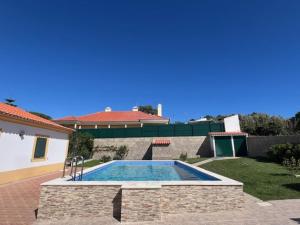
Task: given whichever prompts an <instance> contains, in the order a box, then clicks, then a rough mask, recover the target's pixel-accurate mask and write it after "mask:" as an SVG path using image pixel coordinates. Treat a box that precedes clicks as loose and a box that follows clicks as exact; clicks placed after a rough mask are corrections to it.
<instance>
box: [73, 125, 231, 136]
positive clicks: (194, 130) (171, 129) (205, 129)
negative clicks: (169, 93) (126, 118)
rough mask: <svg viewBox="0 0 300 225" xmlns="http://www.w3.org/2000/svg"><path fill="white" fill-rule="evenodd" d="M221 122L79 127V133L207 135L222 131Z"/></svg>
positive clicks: (95, 134)
mask: <svg viewBox="0 0 300 225" xmlns="http://www.w3.org/2000/svg"><path fill="white" fill-rule="evenodd" d="M224 130H225V129H224V124H223V123H214V122H201V123H197V124H194V125H191V124H168V125H157V126H154V125H151V126H150V125H149V126H144V127H142V128H140V127H136V128H102V129H80V130H78V132H80V133H88V134H90V135H91V136H93V137H94V138H127V137H176V136H177V137H178V136H207V135H208V133H209V132H223V131H224Z"/></svg>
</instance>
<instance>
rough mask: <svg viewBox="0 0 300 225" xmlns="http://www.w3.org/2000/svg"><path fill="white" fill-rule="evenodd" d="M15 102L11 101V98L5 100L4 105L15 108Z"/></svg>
mask: <svg viewBox="0 0 300 225" xmlns="http://www.w3.org/2000/svg"><path fill="white" fill-rule="evenodd" d="M15 102H16V100H15V99H12V98H6V99H5V102H4V103H5V104H7V105H10V106H14V107H17V105H16V104H15Z"/></svg>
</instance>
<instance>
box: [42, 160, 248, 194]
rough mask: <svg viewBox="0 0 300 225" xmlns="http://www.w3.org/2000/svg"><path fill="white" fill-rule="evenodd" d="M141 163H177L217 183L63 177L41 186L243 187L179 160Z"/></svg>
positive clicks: (233, 181)
mask: <svg viewBox="0 0 300 225" xmlns="http://www.w3.org/2000/svg"><path fill="white" fill-rule="evenodd" d="M116 161H118V160H113V161H110V162H107V163H103V164H100V165H97V166H94V167H91V168H88V169H85V170H84V171H83V174H86V173H88V172H91V171H93V170H96V169H99V168H101V167H104V166H107V165H109V164H111V163H114V162H116ZM122 161H128V162H134V161H142V160H122ZM143 161H159V162H170V161H176V162H178V163H181V164H184V165H186V166H188V167H191V168H193V169H195V170H198V171H200V172H202V173H205V174H207V175H210V176H213V177H215V178H217V179H219V180H217V181H199V180H197V181H186V180H184V181H70V179H71V176H65V177H64V178H57V179H54V180H50V181H47V182H45V183H42V184H41V186H98V185H101V186H121V188H123V189H139V188H141V189H145V188H146V189H152V188H160V187H161V186H173V185H176V186H189V185H197V186H243V183H241V182H239V181H236V180H233V179H230V178H228V177H224V176H222V175H219V174H216V173H213V172H210V171H208V170H205V169H202V168H199V167H196V166H193V165H191V164H188V163H185V162H183V161H180V160H143Z"/></svg>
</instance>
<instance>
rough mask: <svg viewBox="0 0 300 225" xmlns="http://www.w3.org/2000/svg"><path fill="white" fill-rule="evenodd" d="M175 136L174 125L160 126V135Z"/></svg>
mask: <svg viewBox="0 0 300 225" xmlns="http://www.w3.org/2000/svg"><path fill="white" fill-rule="evenodd" d="M173 136H174V125H172V124H170V125H164V126H160V127H158V137H173Z"/></svg>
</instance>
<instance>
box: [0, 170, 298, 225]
mask: <svg viewBox="0 0 300 225" xmlns="http://www.w3.org/2000/svg"><path fill="white" fill-rule="evenodd" d="M59 176H61V172H56V173H52V174H48V175H45V176H41V177H36V178H32V179H27V180H23V181H19V182H15V183H11V184H6V185H1V186H0V225H21V224H22V225H31V224H34V225H50V224H51V225H61V224H64V225H81V224H85V225H96V224H97V225H99V224H105V225H113V224H120V222H119V221H117V220H115V219H113V218H112V217H109V218H74V219H72V220H71V219H65V220H63V221H62V220H60V221H59V222H55V221H47V222H45V221H36V220H35V212H34V210H35V209H36V208H37V207H38V201H39V192H40V186H39V185H40V184H41V183H43V182H45V181H47V180H51V179H54V178H56V177H59ZM247 199H248V200H247V203H246V208H245V209H243V210H230V211H223V212H215V213H198V214H180V215H172V216H167V217H163V221H162V222H159V223H158V222H143V223H126V225H133V224H134V225H137V224H139V225H163V224H167V225H181V224H185V225H218V224H220V225H221V224H222V225H247V224H255V225H257V224H260V225H271V224H272V225H286V224H300V199H295V200H280V201H270V202H267V203H266V202H261V201H258V200H257V199H255V198H252V197H251V196H248V197H247ZM268 203H270V204H268Z"/></svg>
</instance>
